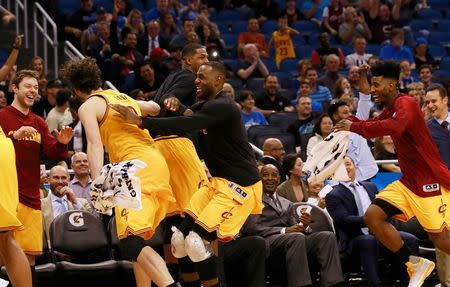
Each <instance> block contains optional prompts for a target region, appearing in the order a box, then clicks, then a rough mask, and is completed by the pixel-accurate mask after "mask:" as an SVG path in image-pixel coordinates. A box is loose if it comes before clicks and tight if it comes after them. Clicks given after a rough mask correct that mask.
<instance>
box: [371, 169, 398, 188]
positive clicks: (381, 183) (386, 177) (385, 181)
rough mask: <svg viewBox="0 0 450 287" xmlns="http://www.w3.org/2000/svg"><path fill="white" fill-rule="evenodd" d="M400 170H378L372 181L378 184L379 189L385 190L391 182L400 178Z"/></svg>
mask: <svg viewBox="0 0 450 287" xmlns="http://www.w3.org/2000/svg"><path fill="white" fill-rule="evenodd" d="M401 176H402V174H401V173H400V172H378V173H377V174H376V175H375V177H374V178H372V179H371V180H370V181H371V182H373V184H375V185H376V187H377V189H378V190H383V189H384V188H385V187H386V186H387V185H389V184H390V183H392V182H394V181H396V180H398V179H400V177H401Z"/></svg>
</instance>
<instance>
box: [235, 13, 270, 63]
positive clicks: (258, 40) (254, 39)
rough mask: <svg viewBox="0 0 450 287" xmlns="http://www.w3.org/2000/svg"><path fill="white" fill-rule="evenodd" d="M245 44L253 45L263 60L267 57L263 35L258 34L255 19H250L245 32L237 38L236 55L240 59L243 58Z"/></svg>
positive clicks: (257, 24)
mask: <svg viewBox="0 0 450 287" xmlns="http://www.w3.org/2000/svg"><path fill="white" fill-rule="evenodd" d="M247 44H254V45H255V46H256V48H257V49H258V51H259V54H260V56H261V57H263V58H267V57H268V56H269V51H268V49H267V44H266V40H265V39H264V35H263V34H261V33H259V23H258V20H257V19H256V18H250V19H249V20H248V24H247V32H241V33H239V38H238V53H239V55H240V57H241V58H242V57H244V58H245V54H244V48H245V46H246V45H247Z"/></svg>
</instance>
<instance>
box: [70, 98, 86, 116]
mask: <svg viewBox="0 0 450 287" xmlns="http://www.w3.org/2000/svg"><path fill="white" fill-rule="evenodd" d="M82 104H83V102H82V101H81V99H80V98H79V97H75V96H72V97H70V98H69V107H70V108H71V109H73V110H74V111H77V112H78V109H79V108H80V107H81V105H82Z"/></svg>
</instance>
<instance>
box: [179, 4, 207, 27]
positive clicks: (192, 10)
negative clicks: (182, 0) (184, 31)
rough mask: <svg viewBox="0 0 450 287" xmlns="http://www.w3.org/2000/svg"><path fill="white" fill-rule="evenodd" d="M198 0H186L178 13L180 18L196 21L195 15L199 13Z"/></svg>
mask: <svg viewBox="0 0 450 287" xmlns="http://www.w3.org/2000/svg"><path fill="white" fill-rule="evenodd" d="M200 4H201V3H200V0H188V3H187V5H186V6H184V7H183V8H181V9H180V11H179V12H178V15H179V16H180V20H181V21H184V20H192V21H194V22H195V21H197V17H198V15H199V9H200Z"/></svg>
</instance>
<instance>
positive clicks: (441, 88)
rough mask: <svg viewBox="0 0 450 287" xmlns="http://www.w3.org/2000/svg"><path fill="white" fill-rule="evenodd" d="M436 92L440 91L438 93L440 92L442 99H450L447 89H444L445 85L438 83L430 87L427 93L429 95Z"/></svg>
mask: <svg viewBox="0 0 450 287" xmlns="http://www.w3.org/2000/svg"><path fill="white" fill-rule="evenodd" d="M434 90H438V91H439V95H440V96H441V98H442V99H443V98H446V97H448V95H447V89H446V88H444V86H443V85H441V84H437V83H433V84H430V85H429V86H428V89H427V93H428V92H429V91H434Z"/></svg>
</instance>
